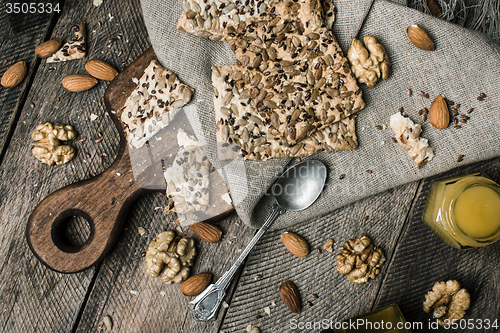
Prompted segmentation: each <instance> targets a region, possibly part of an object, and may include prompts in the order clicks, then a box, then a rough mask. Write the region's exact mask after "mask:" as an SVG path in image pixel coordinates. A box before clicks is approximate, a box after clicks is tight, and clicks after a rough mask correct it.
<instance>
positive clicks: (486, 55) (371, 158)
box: [141, 0, 500, 228]
mask: <svg viewBox="0 0 500 333" xmlns="http://www.w3.org/2000/svg"><path fill="white" fill-rule="evenodd" d="M334 3H335V5H336V7H337V9H338V14H337V19H336V21H335V24H334V28H333V30H334V33H335V35H336V36H337V39H338V41H339V43H340V45H341V46H342V48H343V50H344V53H345V54H347V50H348V49H349V46H350V43H351V40H352V38H354V37H358V38H362V37H363V36H365V35H372V36H375V37H376V38H377V39H378V40H379V42H380V43H381V44H382V45H384V47H385V49H386V50H387V53H388V55H389V58H390V60H391V62H392V76H391V77H390V78H389V79H388V80H385V81H381V82H379V83H378V84H377V85H376V86H374V87H372V88H367V87H366V86H365V85H364V84H363V85H361V88H362V90H363V97H364V100H365V102H366V105H367V106H366V107H365V108H364V109H363V110H361V111H360V112H359V113H358V118H357V124H356V126H357V135H358V141H359V147H358V148H357V149H355V150H348V151H340V152H333V153H324V152H319V153H316V154H314V155H313V156H311V157H309V158H312V159H318V160H320V161H322V162H324V163H325V164H326V165H327V167H328V179H327V183H326V185H325V188H324V192H323V193H322V194H321V196H320V197H319V198H318V200H317V201H316V202H315V203H314V204H313V205H312V206H311V207H310V208H308V209H307V210H304V211H302V212H297V213H292V212H287V213H285V214H284V215H282V216H281V217H280V218H279V219H278V220H277V221H276V222H275V223H274V225H273V228H284V227H286V226H289V225H291V224H294V223H299V222H303V221H308V220H310V221H314V218H316V217H319V216H321V215H324V214H327V213H329V212H332V211H333V210H335V209H337V208H339V207H342V206H344V205H347V204H349V203H352V202H355V201H357V200H360V199H362V198H365V197H367V196H370V195H373V194H376V193H379V192H382V191H385V190H387V189H390V188H393V187H396V186H399V185H402V184H405V183H408V182H411V181H414V180H418V179H421V178H424V177H429V176H432V175H435V174H438V173H442V172H445V171H447V170H450V169H453V168H455V167H458V166H460V165H465V164H469V163H473V162H477V161H481V160H486V159H489V158H493V157H496V156H499V155H500V142H499V137H500V110H499V105H500V46H499V45H498V44H496V43H495V42H493V41H492V40H490V39H488V37H486V36H484V35H483V34H481V33H478V32H475V31H472V30H468V29H465V28H462V27H459V26H457V25H455V24H452V23H449V22H446V21H444V20H441V19H438V18H435V17H432V16H430V15H427V14H423V13H421V12H419V11H416V10H414V9H410V8H408V7H406V6H405V4H406V3H405V2H404V1H401V2H400V4H398V3H394V2H388V1H385V0H337V1H335V2H334ZM141 5H142V10H143V14H144V18H145V23H146V27H147V29H148V33H149V36H150V39H151V42H152V45H153V48H154V50H155V52H156V54H157V56H158V59H159V61H160V62H161V63H162V65H163V66H165V67H166V68H167V69H169V70H171V71H173V72H174V73H176V74H177V76H178V77H179V78H180V80H181V81H183V82H185V83H186V84H188V85H189V86H191V87H193V88H194V89H195V94H194V95H193V99H192V102H191V103H190V104H189V105H187V106H186V107H185V108H184V110H185V111H186V114H187V116H188V118H189V120H190V122H191V125H192V127H193V130H194V131H195V133H196V136H197V137H198V139H199V140H200V142H201V143H202V144H203V147H204V150H205V151H206V153H207V155H208V156H209V158H210V160H211V161H212V163H213V164H214V166H215V167H216V168H217V170H218V171H219V172H221V174H222V175H223V177H224V178H225V180H226V182H227V184H228V186H229V189H230V192H231V196H232V199H233V202H234V204H235V207H236V211H237V213H238V215H239V216H240V218H241V219H242V220H243V221H244V223H246V224H248V225H250V226H253V227H258V226H260V225H261V224H262V223H263V221H264V220H265V218H266V216H267V214H269V212H270V208H271V205H272V202H273V200H274V199H273V198H272V197H271V196H268V195H266V193H267V192H268V191H267V190H268V189H269V187H270V185H271V184H272V183H273V182H274V181H275V180H276V178H277V177H279V175H280V174H281V172H282V171H283V169H284V168H285V166H286V165H287V164H288V163H289V159H281V158H276V159H271V160H267V161H259V162H256V161H219V160H218V159H217V145H216V142H215V133H216V128H215V119H214V106H213V95H214V90H213V87H212V84H211V66H212V65H217V66H224V65H230V64H234V63H235V58H234V55H233V53H232V51H231V50H230V49H229V46H228V44H227V43H225V42H218V41H211V40H208V39H204V38H200V37H197V36H194V35H191V34H188V33H185V32H180V31H178V30H176V24H177V20H178V18H179V16H180V14H181V1H172V0H160V1H155V0H141ZM413 24H418V25H419V26H421V27H423V28H424V29H425V30H426V31H427V32H428V33H429V34H430V36H431V37H432V38H433V40H434V42H435V44H436V50H435V51H432V52H428V51H423V50H420V49H418V48H416V47H415V46H413V45H412V44H411V43H410V41H409V39H408V37H407V35H406V29H407V27H408V26H410V25H413ZM408 89H412V91H413V95H412V96H408V94H407V90H408ZM419 91H423V92H425V93H427V94H429V96H430V99H427V98H425V97H422V96H420V95H419V93H418V92H419ZM480 93H484V94H486V98H484V100H483V101H479V100H478V99H477V97H478V96H479V94H480ZM440 94H441V95H443V96H444V97H446V98H447V99H448V100H452V101H454V102H455V103H460V104H461V107H460V109H459V111H460V113H461V114H466V112H465V110H468V109H470V108H474V110H473V112H472V113H471V114H467V116H469V117H470V119H469V120H468V121H467V123H466V124H462V123H461V124H460V125H462V126H461V128H460V129H455V128H454V126H453V125H450V126H449V128H447V129H443V130H437V129H435V128H433V127H432V125H431V124H430V123H429V121H426V122H424V121H423V120H422V118H421V117H420V116H418V115H417V112H418V110H420V109H422V108H424V107H427V108H428V107H429V106H430V103H431V102H432V100H433V99H434V98H435V97H436V96H437V95H440ZM401 107H403V109H404V114H405V115H407V116H409V117H410V118H411V119H412V120H413V121H414V122H415V123H420V124H422V128H423V132H422V135H421V136H422V137H424V138H427V139H428V140H429V143H430V146H431V147H433V148H434V152H435V155H436V156H435V157H434V159H433V160H432V161H430V162H428V163H427V164H426V165H425V166H424V167H423V168H421V169H417V168H416V165H415V164H414V162H413V161H412V160H411V159H410V157H409V155H408V154H407V153H406V151H404V150H403V149H402V148H401V147H400V146H399V145H398V144H394V143H393V142H392V141H391V137H393V136H394V133H393V132H392V130H391V128H390V126H389V119H390V116H391V115H392V114H394V113H396V112H397V111H398V109H399V108H401ZM376 125H380V126H383V125H386V126H384V129H382V130H377V129H376V128H375V126H376ZM459 155H464V159H463V162H457V157H458V156H459ZM341 175H345V176H344V177H340V176H341ZM340 178H342V179H340Z"/></svg>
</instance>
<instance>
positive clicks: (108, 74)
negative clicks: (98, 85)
mask: <svg viewBox="0 0 500 333" xmlns="http://www.w3.org/2000/svg"><path fill="white" fill-rule="evenodd" d="M85 69H86V70H87V72H89V74H90V75H92V76H93V77H95V78H96V79H99V80H104V81H113V79H114V78H115V77H116V76H117V75H118V71H117V70H116V69H115V68H114V67H113V66H111V65H110V64H108V63H107V62H105V61H102V60H99V59H92V60H89V61H87V63H86V64H85Z"/></svg>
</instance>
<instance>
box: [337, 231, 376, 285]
mask: <svg viewBox="0 0 500 333" xmlns="http://www.w3.org/2000/svg"><path fill="white" fill-rule="evenodd" d="M340 251H341V252H340V253H339V254H337V255H336V256H335V259H337V260H338V261H337V270H338V271H339V273H340V274H347V279H348V280H349V281H351V282H352V283H356V284H362V283H366V282H368V281H369V279H374V278H375V277H376V276H377V274H379V273H380V267H382V265H383V264H384V263H385V256H384V252H383V251H382V249H380V248H374V247H373V245H372V241H371V239H370V238H368V237H367V236H364V235H361V236H359V238H358V239H355V240H350V241H348V242H346V243H345V244H344V246H343V247H342V248H341V249H340Z"/></svg>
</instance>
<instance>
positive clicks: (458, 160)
mask: <svg viewBox="0 0 500 333" xmlns="http://www.w3.org/2000/svg"><path fill="white" fill-rule="evenodd" d="M463 160H464V155H458V158H457V162H458V163H460V162H462V161H463Z"/></svg>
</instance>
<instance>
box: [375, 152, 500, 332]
mask: <svg viewBox="0 0 500 333" xmlns="http://www.w3.org/2000/svg"><path fill="white" fill-rule="evenodd" d="M478 172H481V173H486V174H487V175H488V176H489V177H490V178H492V179H493V180H494V181H496V182H497V183H500V158H496V159H493V160H489V161H487V162H481V163H476V164H473V165H470V166H466V167H462V168H458V169H455V170H452V171H450V172H448V173H446V174H443V175H439V176H436V177H432V178H429V179H425V180H424V181H423V182H422V185H421V187H420V188H419V190H418V197H417V199H416V202H415V205H414V207H413V208H412V210H411V212H410V215H409V219H408V222H407V224H408V225H407V226H406V227H405V229H404V231H403V234H402V235H401V241H400V242H399V244H398V246H397V247H396V249H395V252H394V258H393V262H391V263H390V266H389V273H390V274H388V275H387V278H386V279H385V280H384V283H383V284H382V286H381V289H380V292H379V295H378V297H377V299H376V301H375V303H374V306H373V308H378V307H381V306H384V305H388V304H391V303H397V304H398V305H399V307H400V308H401V311H402V312H403V315H404V316H405V318H406V320H408V321H412V322H423V323H424V324H426V325H427V323H428V320H429V319H431V317H432V316H431V314H426V313H424V312H423V310H422V302H423V301H424V299H425V294H426V293H427V292H428V291H429V290H431V289H432V286H433V285H434V283H435V282H438V281H447V280H457V281H459V282H460V283H461V284H462V286H463V287H464V288H466V289H467V290H468V291H469V293H470V294H471V298H472V302H471V307H470V309H469V310H468V311H467V313H466V316H465V319H466V320H467V319H474V320H475V319H483V320H484V319H490V320H491V321H492V322H493V321H494V320H495V319H499V314H500V302H499V301H500V274H498V269H497V266H498V262H500V243H498V242H497V243H495V244H492V245H489V246H485V247H481V248H476V249H471V250H467V251H460V250H458V249H454V248H451V247H449V246H447V245H446V244H444V243H443V241H442V240H441V239H440V238H439V237H438V236H436V235H435V234H434V233H433V232H432V231H431V230H430V229H429V228H428V227H427V225H426V224H425V223H424V222H422V221H421V216H422V213H423V209H424V205H425V200H426V196H427V192H428V191H429V186H430V184H431V183H432V182H433V181H436V180H443V179H447V178H452V177H457V176H460V175H466V174H471V173H478ZM499 324H500V323H499ZM425 328H426V327H425ZM415 331H418V330H415ZM427 331H428V330H427ZM449 331H450V330H445V329H440V330H434V331H432V332H449ZM473 331H474V332H500V329H490V330H484V329H478V328H476V329H474V330H473ZM453 332H472V330H470V329H458V330H453Z"/></svg>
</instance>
